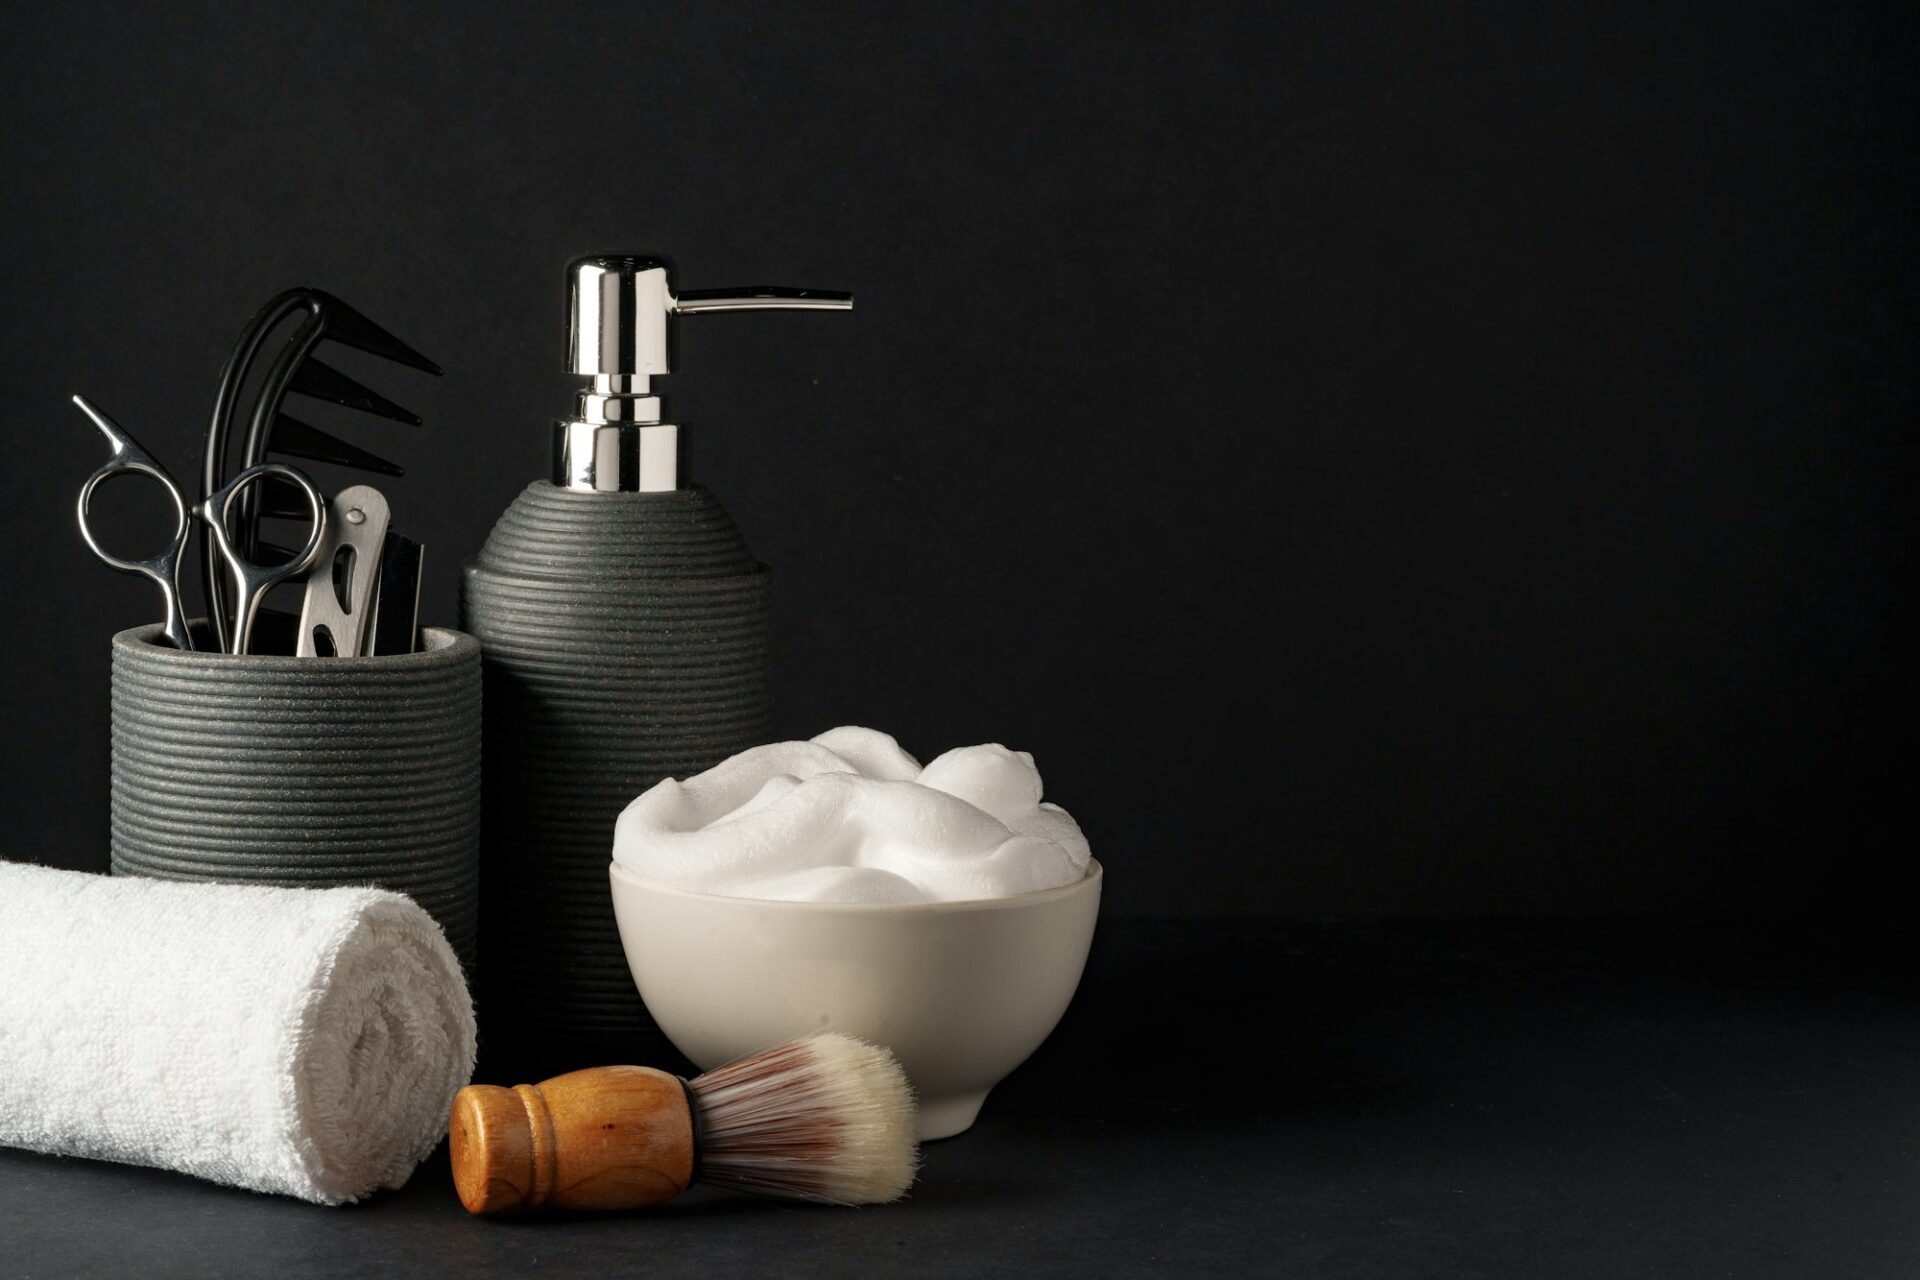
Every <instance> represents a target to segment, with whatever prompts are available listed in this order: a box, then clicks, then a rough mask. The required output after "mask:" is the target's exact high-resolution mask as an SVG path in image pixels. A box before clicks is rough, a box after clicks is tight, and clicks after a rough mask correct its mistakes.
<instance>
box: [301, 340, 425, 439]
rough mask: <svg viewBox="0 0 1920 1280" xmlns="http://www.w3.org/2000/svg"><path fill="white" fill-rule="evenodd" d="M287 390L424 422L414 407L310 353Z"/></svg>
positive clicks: (397, 419)
mask: <svg viewBox="0 0 1920 1280" xmlns="http://www.w3.org/2000/svg"><path fill="white" fill-rule="evenodd" d="M287 390H289V391H297V392H299V393H300V394H301V395H303V396H312V397H313V398H314V399H316V400H325V401H327V402H329V403H330V404H337V405H340V406H341V407H342V408H347V409H358V410H360V411H361V412H363V413H377V414H379V415H380V416H381V417H383V418H391V419H393V420H394V421H395V422H404V423H407V424H408V425H409V426H415V427H417V426H419V425H420V415H419V414H417V413H415V412H413V410H411V409H406V408H402V407H401V406H400V405H397V404H395V403H394V402H393V401H391V400H389V399H387V398H386V397H385V396H383V395H381V394H380V393H379V392H378V391H375V390H374V389H373V388H372V387H365V386H362V385H360V384H359V383H358V382H355V381H354V380H353V379H352V378H349V377H348V376H347V375H346V374H344V373H341V372H340V371H339V370H338V369H335V368H334V367H332V366H331V365H325V364H322V363H320V361H318V360H316V359H314V358H313V357H312V356H308V357H307V358H306V359H305V360H303V361H301V362H300V367H299V368H298V369H295V370H294V371H293V377H291V378H289V379H288V380H287Z"/></svg>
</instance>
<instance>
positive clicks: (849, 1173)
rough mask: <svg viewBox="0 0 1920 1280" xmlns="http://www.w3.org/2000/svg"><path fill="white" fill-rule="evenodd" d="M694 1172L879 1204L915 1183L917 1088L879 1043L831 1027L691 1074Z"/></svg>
mask: <svg viewBox="0 0 1920 1280" xmlns="http://www.w3.org/2000/svg"><path fill="white" fill-rule="evenodd" d="M693 1096H694V1098H695V1100H696V1105H697V1106H698V1108H699V1112H700V1117H699V1118H700V1175H699V1176H700V1181H702V1182H705V1183H708V1184H710V1185H712V1186H716V1187H729V1188H731V1189H733V1190H735V1191H745V1192H748V1193H749V1194H753V1195H765V1196H781V1197H784V1198H786V1199H790V1200H814V1201H818V1202H820V1203H823V1204H884V1203H886V1202H887V1201H889V1200H898V1199H899V1198H900V1197H901V1196H902V1195H904V1194H906V1190H907V1188H908V1187H909V1186H911V1185H913V1175H914V1170H915V1168H916V1167H917V1166H918V1165H919V1162H920V1149H919V1147H918V1146H917V1145H916V1144H915V1142H914V1136H913V1134H914V1114H913V1111H914V1108H913V1090H912V1088H911V1087H910V1086H909V1085H908V1084H907V1077H906V1074H905V1073H904V1072H902V1071H901V1070H900V1064H899V1063H898V1062H896V1061H895V1060H894V1057H893V1055H892V1054H891V1053H889V1052H887V1051H886V1050H885V1049H882V1048H880V1047H879V1046H878V1045H871V1044H868V1043H867V1042H866V1041H864V1040H856V1039H854V1038H853V1037H852V1036H843V1035H839V1034H836V1033H834V1032H822V1033H820V1034H818V1035H812V1036H808V1037H806V1038H805V1039H803V1040H794V1041H790V1042H789V1043H787V1044H783V1045H779V1046H777V1047H775V1048H772V1049H768V1050H766V1051H764V1052H762V1053H756V1054H754V1055H753V1056H752V1057H750V1058H742V1059H740V1060H739V1061H738V1062H730V1063H728V1064H727V1065H726V1066H724V1067H721V1068H719V1069H718V1070H715V1071H709V1072H708V1073H707V1074H706V1075H703V1076H700V1077H698V1078H697V1079H695V1080H694V1081H693Z"/></svg>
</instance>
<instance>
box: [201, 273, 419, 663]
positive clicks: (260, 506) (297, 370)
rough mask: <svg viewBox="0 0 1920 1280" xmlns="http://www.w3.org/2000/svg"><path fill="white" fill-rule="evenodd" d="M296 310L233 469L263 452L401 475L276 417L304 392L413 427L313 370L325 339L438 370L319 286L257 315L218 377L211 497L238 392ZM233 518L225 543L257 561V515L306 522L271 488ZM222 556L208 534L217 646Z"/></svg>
mask: <svg viewBox="0 0 1920 1280" xmlns="http://www.w3.org/2000/svg"><path fill="white" fill-rule="evenodd" d="M302 312H304V313H306V318H305V319H304V320H302V321H301V322H300V325H299V327H298V328H297V329H296V330H294V332H293V334H292V336H291V337H290V338H289V339H288V340H287V342H286V345H285V346H284V347H283V348H281V350H280V352H279V354H278V355H277V356H276V357H275V359H274V361H273V363H272V365H271V367H270V368H269V370H268V372H267V375H266V380H265V382H264V383H263V384H262V386H261V388H260V391H259V398H258V399H257V400H256V401H255V402H254V405H253V410H252V412H251V413H250V414H248V415H247V427H246V433H245V437H244V441H243V445H242V450H241V457H240V466H241V467H242V468H243V469H245V468H251V467H254V466H257V465H259V464H260V463H261V462H263V461H265V459H266V456H267V454H268V453H279V454H287V455H289V456H292V457H296V458H305V459H308V460H310V461H314V462H327V463H332V464H334V465H337V466H342V467H348V468H351V469H353V470H357V471H371V472H375V473H377V474H380V475H390V476H398V475H400V474H402V471H401V468H400V467H398V466H397V465H395V464H394V463H392V462H389V461H387V460H386V459H385V458H382V457H381V456H380V455H378V454H376V453H372V452H369V451H368V450H366V449H362V448H360V447H359V446H357V445H354V444H351V443H349V442H348V441H345V440H342V439H340V438H338V437H337V436H334V435H331V434H329V433H328V432H325V431H322V430H320V429H319V428H317V427H312V426H309V425H307V424H306V423H304V422H301V421H299V420H298V419H296V418H293V417H290V416H289V415H287V414H285V413H283V412H281V403H282V402H283V401H284V400H285V399H286V397H287V396H288V395H289V394H295V395H303V396H308V397H310V398H312V399H316V400H325V401H327V402H328V403H331V404H337V405H340V406H341V407H343V408H347V409H355V410H358V411H360V412H362V413H371V414H375V415H377V416H379V417H383V418H388V419H391V420H393V421H395V422H403V423H407V424H409V425H411V426H418V425H420V418H419V417H418V415H416V414H414V413H412V412H411V411H409V410H407V409H404V408H402V407H401V406H399V405H397V404H395V403H394V402H393V401H391V400H389V399H387V398H386V397H385V396H382V395H381V394H379V393H378V392H376V391H374V390H372V389H370V388H368V387H365V386H362V385H361V384H360V383H358V382H356V381H354V380H353V379H352V378H349V377H347V376H346V375H345V374H343V373H341V372H340V371H339V370H337V369H334V368H332V367H331V366H329V365H326V364H323V363H321V362H320V361H319V360H318V359H315V358H314V355H313V352H314V349H315V348H316V347H317V346H318V345H319V344H320V343H321V342H323V341H325V342H337V343H340V344H341V345H343V346H348V347H353V348H355V349H356V350H359V351H364V352H366V353H368V354H369V355H374V356H378V357H380V358H381V359H384V360H391V361H393V362H395V363H396V364H403V365H406V366H407V367H409V368H412V369H418V370H420V371H421V372H423V373H430V374H432V375H434V376H435V377H438V376H440V366H439V365H437V364H435V363H434V362H433V361H431V360H429V359H427V357H425V356H423V355H421V354H420V353H419V352H418V351H415V350H414V349H413V348H412V347H410V346H408V345H407V344H406V343H404V342H402V341H401V340H400V339H398V338H396V337H394V336H393V335H392V334H391V333H388V332H387V331H386V330H385V329H382V328H381V327H380V326H379V325H377V324H375V323H374V322H373V321H371V320H369V319H367V318H366V317H365V316H364V315H361V314H360V313H359V312H358V311H355V310H354V309H353V308H352V307H350V306H348V305H347V304H346V303H345V302H342V301H341V300H340V299H339V298H336V297H334V296H333V295H332V294H330V293H325V292H323V291H321V290H319V289H307V288H301V289H288V290H287V291H285V292H284V293H281V294H279V295H277V296H275V297H274V298H273V299H272V300H270V301H269V302H268V303H267V304H266V305H265V306H264V307H262V308H260V310H259V312H258V313H257V314H256V315H255V316H254V317H253V320H252V321H251V322H250V323H249V324H248V325H247V328H246V331H245V332H244V333H242V334H241V335H240V341H239V342H238V343H237V344H236V345H235V346H234V349H233V353H232V354H231V355H229V356H228V357H227V363H226V367H225V368H223V369H222V370H221V373H220V389H219V393H218V394H217V395H216V396H215V397H214V403H213V416H212V420H211V422H210V423H209V424H208V427H207V450H206V457H205V460H204V463H203V466H202V472H201V477H200V480H201V492H202V493H205V494H211V493H214V492H215V491H217V490H219V489H220V488H221V487H222V486H223V485H224V484H225V483H226V477H227V471H226V456H227V444H228V440H229V438H230V437H231V436H232V435H234V434H235V430H234V428H235V426H236V425H237V423H238V421H239V419H240V416H241V413H240V404H239V400H240V394H241V391H242V388H243V386H244V385H245V383H246V381H247V377H248V374H249V373H250V372H251V371H252V369H253V367H254V364H255V362H256V361H257V359H258V358H259V356H260V354H261V350H262V347H263V346H264V345H265V343H266V341H267V338H268V336H269V334H271V333H272V331H273V330H275V329H276V328H278V327H280V326H281V325H282V324H283V323H284V322H286V321H288V320H291V319H292V318H293V317H295V316H298V315H300V314H301V313H302ZM231 514H232V517H233V519H232V522H231V523H229V524H228V525H226V526H225V530H226V533H227V536H228V538H229V539H230V540H231V541H233V542H235V543H237V545H238V546H239V547H240V548H241V550H242V553H243V554H245V555H247V556H256V555H258V554H260V551H261V549H262V544H261V541H260V526H259V522H260V519H261V518H262V517H263V516H294V517H297V518H305V514H306V513H305V509H304V508H303V507H302V505H301V496H300V495H299V494H298V493H297V492H295V491H293V490H290V489H287V488H285V487H282V486H279V485H275V484H271V483H269V484H263V485H260V486H259V487H258V488H257V489H255V490H252V491H250V492H248V493H246V494H245V495H243V500H242V501H241V502H240V503H239V504H238V506H237V507H236V508H235V510H234V511H233V512H232V513H231ZM221 554H222V553H221V552H220V551H219V549H218V547H217V546H216V545H215V540H214V539H213V538H212V537H209V538H208V540H207V542H206V544H205V546H204V547H203V549H202V564H203V567H204V569H205V576H206V591H207V616H208V618H209V619H211V621H212V623H213V628H214V632H215V634H216V636H218V638H219V640H220V643H221V645H222V647H223V648H224V647H226V646H227V644H228V640H229V632H230V630H231V627H232V624H233V621H234V618H235V612H234V607H233V603H234V602H233V601H232V600H230V599H229V598H228V594H227V590H226V583H225V581H224V579H223V578H222V575H221V573H220V563H219V557H220V555H221Z"/></svg>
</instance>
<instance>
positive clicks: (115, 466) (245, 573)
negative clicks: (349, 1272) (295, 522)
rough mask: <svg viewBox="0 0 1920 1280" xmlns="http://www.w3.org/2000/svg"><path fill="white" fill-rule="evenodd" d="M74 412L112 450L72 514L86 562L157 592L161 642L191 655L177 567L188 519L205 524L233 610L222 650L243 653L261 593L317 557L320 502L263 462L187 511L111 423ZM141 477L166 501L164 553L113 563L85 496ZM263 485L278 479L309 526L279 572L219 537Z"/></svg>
mask: <svg viewBox="0 0 1920 1280" xmlns="http://www.w3.org/2000/svg"><path fill="white" fill-rule="evenodd" d="M73 402H74V404H76V405H78V406H79V407H80V412H82V413H84V414H86V415H87V417H88V418H90V419H92V421H93V425H94V426H96V427H98V428H100V431H101V434H103V435H104V436H106V438H107V443H108V444H109V445H110V446H112V449H113V457H112V458H110V459H108V460H107V461H106V462H105V463H103V464H102V465H101V466H100V468H99V469H98V470H96V471H95V472H94V473H93V474H92V475H90V476H88V477H87V481H86V483H85V484H83V485H81V486H80V501H79V506H78V514H79V518H80V536H81V537H82V538H85V539H86V541H87V546H88V547H89V548H91V549H92V551H93V554H95V555H96V556H99V557H100V559H101V560H103V561H105V562H106V564H107V565H108V567H109V568H113V569H117V570H119V571H120V572H121V573H131V574H137V575H139V576H140V577H143V578H148V579H151V580H152V581H153V582H155V583H157V584H158V585H159V587H160V592H161V594H162V595H163V596H165V597H166V621H165V623H164V624H163V626H162V630H163V632H164V633H165V635H166V637H167V640H168V642H169V643H171V644H172V645H173V646H174V647H175V648H176V649H183V650H188V651H191V650H192V649H193V647H194V644H193V635H192V633H191V631H190V630H189V629H188V627H187V618H186V610H185V608H184V607H183V606H182V604H181V601H180V560H181V558H182V557H183V556H184V555H185V554H186V548H187V534H188V532H189V526H190V525H191V523H192V519H193V517H196V516H197V517H198V518H199V519H200V520H201V521H202V522H203V523H205V524H206V526H207V529H208V533H209V535H210V537H211V539H212V541H213V543H214V546H215V547H216V549H217V554H218V557H219V559H218V561H217V562H216V566H215V568H216V572H218V571H220V570H224V571H225V573H226V574H227V576H228V577H229V578H230V579H231V582H230V584H229V585H230V586H231V587H232V591H233V598H234V600H235V602H236V604H237V606H238V607H237V611H236V613H235V615H234V626H233V629H232V633H231V634H232V639H231V642H230V644H223V645H222V648H223V649H225V650H226V651H227V652H229V653H245V652H247V645H248V643H249V641H250V640H251V639H252V636H253V624H254V619H255V617H256V615H257V614H258V612H259V609H260V601H261V599H262V597H264V596H265V595H266V594H267V592H269V591H271V590H272V589H273V588H274V587H276V586H278V585H280V584H281V583H282V582H286V581H288V580H290V579H293V578H297V577H299V576H301V575H302V574H304V573H306V572H307V570H308V569H310V568H312V567H313V562H314V559H315V557H317V556H318V555H319V554H320V545H321V543H323V542H324V541H325V540H326V535H327V500H326V499H325V498H323V497H322V496H321V495H320V491H319V490H318V489H316V488H314V486H313V481H311V480H309V479H307V477H306V476H304V475H302V474H301V473H300V472H299V471H297V470H295V469H294V468H292V467H290V466H288V465H286V464H285V463H284V462H269V463H265V464H263V465H260V466H255V467H249V468H247V469H246V470H245V471H242V472H241V473H240V474H239V475H237V476H235V477H234V478H233V480H232V481H231V482H230V483H228V484H226V485H224V486H222V487H221V488H219V489H216V490H215V491H214V492H213V493H212V494H210V495H208V497H207V498H205V499H204V500H203V501H201V502H199V503H197V504H195V505H194V506H193V507H192V508H191V509H189V508H188V506H187V501H186V498H185V497H183V496H182V495H181V492H180V486H179V485H178V484H176V483H175V482H174V479H173V477H172V476H170V475H168V474H167V471H166V468H164V467H162V466H161V465H160V464H159V462H157V461H156V460H155V459H154V457H153V455H152V454H150V453H148V452H147V451H146V450H145V449H142V448H141V447H140V446H139V444H138V443H137V442H135V440H134V438H133V437H132V436H130V435H128V434H127V433H126V432H125V431H124V430H123V429H122V428H121V427H120V425H119V424H118V423H116V422H115V421H114V420H113V419H111V418H109V417H108V416H107V415H106V414H104V413H102V412H101V411H100V410H98V409H96V408H94V406H93V405H92V404H90V403H88V401H87V399H86V397H84V396H75V397H74V398H73ZM130 474H137V475H144V476H148V477H150V478H152V479H154V480H157V481H159V482H160V485H161V487H163V488H164V489H166V491H167V496H168V497H169V498H171V499H173V509H174V513H175V521H174V528H173V537H172V540H171V541H170V542H169V543H168V545H167V546H166V547H165V548H164V549H163V550H161V551H160V552H158V553H157V554H155V555H152V556H149V557H148V558H147V559H145V560H125V559H122V558H121V557H119V556H116V555H114V554H113V553H112V552H110V551H108V550H107V549H106V548H105V547H104V546H102V545H101V543H100V541H99V539H97V538H96V537H94V533H93V523H92V521H91V519H90V518H89V515H88V511H89V508H90V507H91V506H92V504H93V491H94V490H95V489H97V488H99V487H100V484H101V482H102V481H104V480H108V479H111V478H112V477H114V476H119V475H130ZM268 479H278V480H280V481H282V482H284V483H286V484H288V485H291V486H292V487H293V488H294V490H295V491H297V492H299V493H300V494H301V495H302V496H303V497H304V498H305V499H306V502H307V517H308V519H309V520H311V521H312V526H313V527H312V530H311V532H310V533H309V534H308V537H307V541H306V545H305V546H304V547H302V548H301V549H299V550H297V551H294V552H290V553H289V554H288V558H287V559H286V560H285V561H284V562H282V563H279V564H270V565H263V564H256V563H255V562H253V561H252V560H250V559H248V558H247V557H246V556H245V555H243V554H241V553H240V552H239V551H238V550H236V549H235V547H234V545H233V540H232V539H231V537H229V535H228V533H227V530H228V528H229V527H230V526H229V520H230V519H231V518H232V516H233V515H234V508H235V506H236V505H237V504H238V502H239V501H240V499H241V498H242V496H243V495H244V494H245V493H246V492H247V491H248V490H249V489H251V488H252V487H253V486H254V485H256V484H259V483H261V482H263V481H266V480H268Z"/></svg>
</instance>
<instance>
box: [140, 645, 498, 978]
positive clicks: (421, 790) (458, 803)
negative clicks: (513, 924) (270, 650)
mask: <svg viewBox="0 0 1920 1280" xmlns="http://www.w3.org/2000/svg"><path fill="white" fill-rule="evenodd" d="M159 634H160V629H159V628H158V627H154V626H150V627H136V628H134V629H133V630H130V631H122V632H121V633H120V634H118V635H116V636H115V637H114V638H113V821H112V838H113V871H114V874H116V875H148V876H160V877H163V878H167V879H174V880H234V881H246V882H250V883H256V884H277V885H303V886H326V885H340V884H376V885H380V886H382V887H384V888H389V889H397V890H399V891H400V892H402V893H405V894H407V895H408V896H409V897H411V898H413V899H414V900H415V901H417V902H418V903H420V905H421V906H423V907H425V908H426V909H427V911H428V912H430V913H431V914H432V915H433V917H434V918H435V919H436V920H438V921H439V922H440V925H441V927H442V928H443V929H445V930H446V932H447V940H448V941H449V942H451V943H452V944H453V948H454V951H455V952H456V953H458V955H459V956H460V960H461V963H462V964H464V965H466V966H467V967H468V969H469V971H471V969H472V967H473V961H474V955H475V948H476V943H477V939H478V928H479V918H478V917H479V900H478V893H479V864H478V859H479V836H480V706H481V700H480V646H479V644H478V642H476V641H475V640H474V639H473V637H471V636H468V635H463V634H462V633H460V632H458V631H451V630H446V629H443V628H438V627H429V628H426V629H424V630H423V631H422V632H421V650H420V652H418V653H412V654H404V655H397V656H391V657H375V658H292V657H272V656H246V657H233V656H230V655H227V654H221V653H182V652H181V651H179V650H177V649H174V648H171V647H168V646H166V645H165V644H164V643H156V642H157V641H158V638H159Z"/></svg>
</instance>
